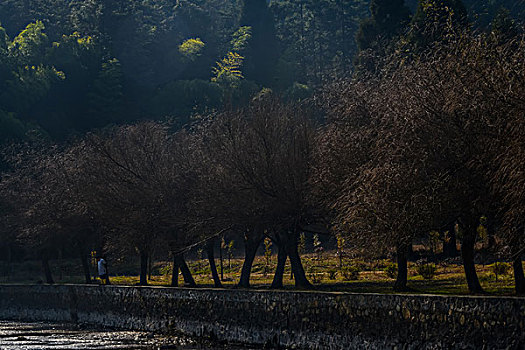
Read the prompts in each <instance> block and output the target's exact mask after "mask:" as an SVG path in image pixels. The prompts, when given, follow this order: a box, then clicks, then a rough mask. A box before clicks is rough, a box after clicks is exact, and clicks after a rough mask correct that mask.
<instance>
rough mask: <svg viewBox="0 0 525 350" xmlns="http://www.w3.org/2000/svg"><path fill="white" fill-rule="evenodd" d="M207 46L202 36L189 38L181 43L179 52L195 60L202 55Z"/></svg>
mask: <svg viewBox="0 0 525 350" xmlns="http://www.w3.org/2000/svg"><path fill="white" fill-rule="evenodd" d="M205 46H206V44H204V42H203V41H202V40H201V39H200V38H194V39H193V38H192V39H187V40H184V42H183V43H182V44H180V45H179V52H180V53H181V55H182V56H184V57H185V58H186V59H188V60H190V61H195V60H196V59H197V58H198V57H200V56H202V52H203V50H204V47H205Z"/></svg>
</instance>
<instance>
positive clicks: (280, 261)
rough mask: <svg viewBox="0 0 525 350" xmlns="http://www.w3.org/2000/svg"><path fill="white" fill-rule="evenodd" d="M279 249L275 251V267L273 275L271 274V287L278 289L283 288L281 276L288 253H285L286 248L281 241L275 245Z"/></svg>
mask: <svg viewBox="0 0 525 350" xmlns="http://www.w3.org/2000/svg"><path fill="white" fill-rule="evenodd" d="M277 247H278V248H279V251H278V253H277V267H276V269H275V275H274V276H273V281H272V285H271V288H272V289H280V288H283V276H284V266H285V264H286V258H287V257H288V254H287V253H286V248H285V247H284V244H283V243H281V244H280V245H278V246H277Z"/></svg>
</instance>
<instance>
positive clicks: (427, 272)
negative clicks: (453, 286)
mask: <svg viewBox="0 0 525 350" xmlns="http://www.w3.org/2000/svg"><path fill="white" fill-rule="evenodd" d="M436 270H437V268H436V264H433V263H429V264H420V265H418V266H417V273H418V274H420V275H421V276H422V277H423V278H424V279H426V280H431V279H433V278H434V276H435V275H436Z"/></svg>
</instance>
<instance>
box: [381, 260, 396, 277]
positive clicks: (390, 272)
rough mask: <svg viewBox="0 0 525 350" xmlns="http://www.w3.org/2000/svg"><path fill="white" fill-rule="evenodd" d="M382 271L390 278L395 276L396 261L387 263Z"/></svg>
mask: <svg viewBox="0 0 525 350" xmlns="http://www.w3.org/2000/svg"><path fill="white" fill-rule="evenodd" d="M384 271H385V273H386V275H387V276H388V277H389V278H392V279H396V278H397V264H396V263H388V264H387V265H386V267H385V270H384Z"/></svg>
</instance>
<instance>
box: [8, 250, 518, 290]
mask: <svg viewBox="0 0 525 350" xmlns="http://www.w3.org/2000/svg"><path fill="white" fill-rule="evenodd" d="M276 260H277V258H276V256H272V260H271V263H270V265H269V266H266V263H265V260H264V258H263V257H262V256H261V257H257V258H256V260H255V261H254V264H253V268H252V275H251V279H250V283H251V286H252V287H253V288H259V289H266V288H269V286H270V285H271V283H272V279H273V271H274V269H275V265H276V263H277V261H276ZM187 263H188V266H189V268H190V270H191V271H192V274H193V278H194V279H195V282H196V283H197V284H198V286H199V287H213V286H214V285H213V279H212V276H211V271H210V266H209V263H208V260H207V259H197V260H191V261H188V262H187ZM216 263H217V268H218V270H219V275H221V268H220V261H219V259H216ZM389 263H390V261H389V260H386V259H383V260H371V261H367V260H363V259H345V260H344V266H357V267H358V269H359V275H358V278H357V280H348V279H345V277H344V276H343V273H342V272H343V271H342V270H341V269H340V268H339V260H338V259H337V258H336V257H335V256H334V254H333V253H330V252H325V253H324V255H323V256H322V257H321V259H318V257H317V256H315V254H305V255H303V265H304V268H305V271H306V275H307V277H308V279H309V280H310V281H311V282H312V283H313V284H314V286H315V288H316V289H318V290H323V291H344V292H356V293H387V294H391V293H393V290H392V285H393V282H394V280H393V279H392V278H389V277H388V276H387V274H386V273H385V271H384V269H385V266H386V265H387V264H389ZM31 264H33V265H31V268H30V269H29V270H28V271H26V270H23V269H22V271H24V272H23V274H22V275H20V276H13V277H11V279H10V280H9V281H6V280H5V278H4V280H2V279H1V276H0V283H35V282H37V283H38V281H39V278H41V277H40V274H41V273H40V271H39V266H38V264H34V263H32V262H31ZM242 264H243V259H241V258H235V259H232V260H231V262H229V261H228V259H225V260H224V261H223V271H222V284H223V286H224V287H226V288H233V287H235V286H236V284H237V283H238V281H239V277H240V274H241V269H242ZM53 265H54V270H53V273H54V277H55V282H57V283H84V279H83V277H82V275H81V274H80V270H79V269H78V268H77V267H76V266H74V263H73V262H70V261H66V262H64V263H63V264H62V265H59V264H58V263H57V262H55V263H54V264H53ZM16 268H20V267H16ZM121 268H122V270H125V271H127V273H123V274H119V272H118V271H114V273H113V274H112V275H111V276H110V280H111V283H112V284H113V285H126V286H133V285H138V284H139V276H138V274H134V273H132V272H133V271H134V270H137V269H136V267H135V266H125V267H121ZM476 269H477V272H478V277H479V279H480V282H481V284H482V286H483V288H484V290H485V291H486V292H487V293H488V294H493V295H513V294H514V279H513V276H512V270H509V271H507V273H506V274H504V275H502V276H499V277H498V280H497V281H496V278H495V275H494V273H493V272H492V270H491V268H490V267H489V266H488V265H485V266H484V265H477V266H476ZM30 272H32V275H31V274H30ZM70 272H71V273H70ZM129 272H131V273H129ZM153 272H154V273H153V274H152V276H151V278H150V279H149V280H148V284H149V285H152V286H169V285H170V284H171V265H170V263H169V262H157V263H155V265H154V269H153ZM15 277H16V278H15ZM98 282H99V281H97V283H98ZM283 284H284V288H286V289H291V288H293V286H294V280H293V279H292V278H291V268H290V264H289V261H288V262H287V264H286V267H285V273H284V279H283ZM179 286H184V280H183V278H182V275H180V274H179ZM408 286H409V287H410V288H411V291H410V292H409V293H423V294H443V295H452V294H454V295H466V294H468V287H467V283H466V280H465V276H464V272H463V266H462V265H461V264H459V263H454V264H453V263H449V264H446V265H443V264H438V265H437V270H436V274H435V276H434V278H433V279H429V280H426V279H424V278H423V277H422V276H420V275H418V274H417V271H416V264H415V263H412V262H411V263H409V277H408Z"/></svg>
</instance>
